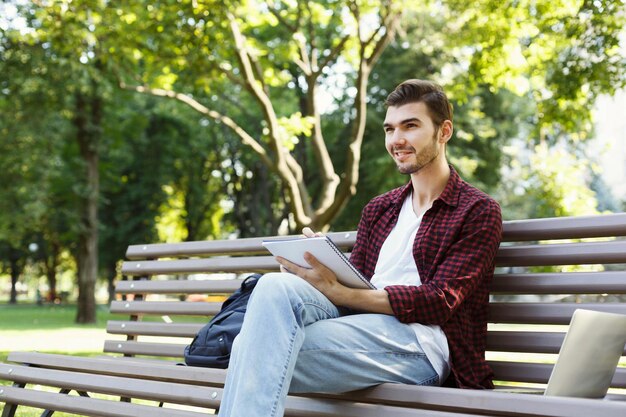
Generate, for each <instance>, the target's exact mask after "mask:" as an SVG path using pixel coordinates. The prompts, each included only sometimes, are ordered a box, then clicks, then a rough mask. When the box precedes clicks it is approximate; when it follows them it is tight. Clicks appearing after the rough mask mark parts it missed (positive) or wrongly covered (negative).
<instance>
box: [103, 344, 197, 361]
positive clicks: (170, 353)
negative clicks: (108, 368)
mask: <svg viewBox="0 0 626 417" xmlns="http://www.w3.org/2000/svg"><path fill="white" fill-rule="evenodd" d="M185 346H186V345H183V344H177V343H150V342H134V341H127V340H123V341H122V340H105V341H104V351H105V352H108V353H121V354H125V355H146V356H166V357H172V358H180V359H181V361H182V358H183V354H184V349H185Z"/></svg>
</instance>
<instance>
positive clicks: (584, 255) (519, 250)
mask: <svg viewBox="0 0 626 417" xmlns="http://www.w3.org/2000/svg"><path fill="white" fill-rule="evenodd" d="M611 263H626V241H624V240H615V241H609V242H583V243H559V244H545V245H527V246H503V247H501V248H500V250H499V251H498V254H497V255H496V265H497V266H499V267H511V266H545V265H582V264H611ZM277 270H278V263H277V262H276V260H275V259H274V257H272V256H253V257H250V256H246V257H216V258H206V259H179V260H163V261H127V262H124V263H123V264H122V273H123V274H124V275H128V276H137V275H154V274H192V273H209V272H233V273H246V272H270V271H277Z"/></svg>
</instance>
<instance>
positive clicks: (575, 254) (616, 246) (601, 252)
mask: <svg viewBox="0 0 626 417" xmlns="http://www.w3.org/2000/svg"><path fill="white" fill-rule="evenodd" d="M625 262H626V240H614V241H609V242H583V243H557V244H545V245H527V246H502V247H500V249H499V250H498V254H497V255H496V265H497V266H500V267H503V266H546V265H585V264H613V263H625Z"/></svg>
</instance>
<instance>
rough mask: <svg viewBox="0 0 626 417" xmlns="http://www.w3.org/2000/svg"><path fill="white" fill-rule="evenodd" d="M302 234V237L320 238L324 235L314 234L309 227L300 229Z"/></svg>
mask: <svg viewBox="0 0 626 417" xmlns="http://www.w3.org/2000/svg"><path fill="white" fill-rule="evenodd" d="M302 234H303V235H304V237H322V236H324V234H323V233H322V232H314V231H313V230H312V229H311V228H310V227H305V228H303V229H302Z"/></svg>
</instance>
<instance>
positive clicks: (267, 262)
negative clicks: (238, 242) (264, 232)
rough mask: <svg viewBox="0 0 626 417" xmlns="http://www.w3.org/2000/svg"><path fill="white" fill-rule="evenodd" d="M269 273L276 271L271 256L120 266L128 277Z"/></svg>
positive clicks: (140, 263)
mask: <svg viewBox="0 0 626 417" xmlns="http://www.w3.org/2000/svg"><path fill="white" fill-rule="evenodd" d="M271 271H278V263H277V262H276V260H275V259H274V257H273V256H253V257H250V256H246V257H216V258H206V259H179V260H166V261H127V262H124V263H123V264H122V274H124V275H128V276H133V275H155V274H170V275H172V274H197V273H216V272H234V273H254V272H271Z"/></svg>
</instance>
